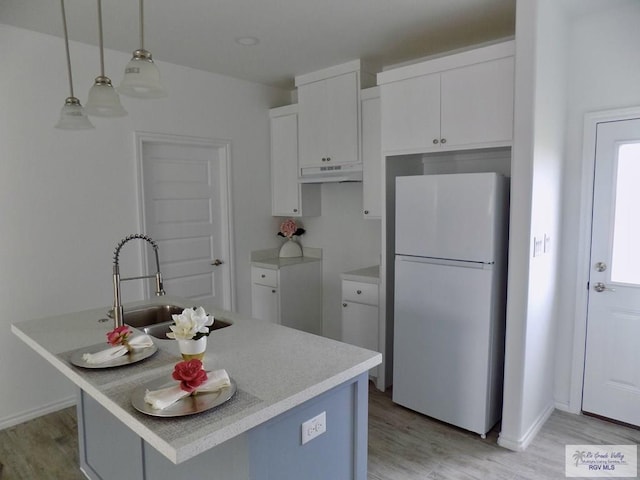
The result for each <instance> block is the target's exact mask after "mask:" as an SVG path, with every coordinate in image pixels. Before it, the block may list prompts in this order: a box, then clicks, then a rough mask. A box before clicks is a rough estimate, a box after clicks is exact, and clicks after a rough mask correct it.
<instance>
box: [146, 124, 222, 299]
mask: <svg viewBox="0 0 640 480" xmlns="http://www.w3.org/2000/svg"><path fill="white" fill-rule="evenodd" d="M138 145H139V156H140V167H141V179H142V192H143V194H142V203H143V208H142V210H143V222H144V225H143V228H144V230H145V232H146V233H147V235H149V236H151V238H153V239H154V240H155V241H156V242H157V243H158V247H159V248H158V251H159V256H160V269H161V271H162V276H163V280H164V288H165V291H166V292H167V294H168V295H173V296H179V297H185V298H191V299H194V301H196V300H197V301H198V302H199V303H206V304H210V305H213V306H216V307H219V308H224V309H233V305H232V299H233V292H232V279H231V276H232V264H231V242H230V231H231V228H230V218H231V217H230V215H229V212H230V205H229V201H228V198H229V195H228V173H227V172H228V169H227V161H228V158H227V155H228V151H229V149H228V145H224V144H216V143H215V142H208V141H199V140H198V139H189V138H188V137H187V139H185V138H182V137H167V136H157V137H151V138H147V137H145V136H144V135H142V134H141V136H140V137H139V142H138ZM147 260H148V262H149V264H150V265H153V263H152V259H151V257H148V258H147Z"/></svg>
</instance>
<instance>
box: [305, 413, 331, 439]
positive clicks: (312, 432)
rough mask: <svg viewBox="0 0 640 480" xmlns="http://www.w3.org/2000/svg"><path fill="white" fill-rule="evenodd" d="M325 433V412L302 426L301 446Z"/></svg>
mask: <svg viewBox="0 0 640 480" xmlns="http://www.w3.org/2000/svg"><path fill="white" fill-rule="evenodd" d="M326 431H327V412H322V413H321V414H320V415H316V416H315V417H313V418H310V419H309V420H307V421H306V422H304V423H303V424H302V445H304V444H305V443H307V442H309V441H311V440H313V439H314V438H316V437H317V436H318V435H321V434H323V433H324V432H326Z"/></svg>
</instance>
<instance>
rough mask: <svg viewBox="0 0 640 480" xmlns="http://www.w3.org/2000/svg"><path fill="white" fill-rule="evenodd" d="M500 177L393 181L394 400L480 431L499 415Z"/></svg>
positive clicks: (503, 221)
mask: <svg viewBox="0 0 640 480" xmlns="http://www.w3.org/2000/svg"><path fill="white" fill-rule="evenodd" d="M507 221H508V180H507V179H506V178H505V177H503V176H501V175H499V174H497V173H471V174H447V175H423V176H411V177H397V178H396V217H395V253H396V257H395V288H394V297H395V298H394V344H393V345H394V350H393V352H394V356H393V401H394V402H395V403H398V404H400V405H403V406H405V407H407V408H410V409H412V410H415V411H418V412H420V413H423V414H425V415H428V416H430V417H433V418H436V419H438V420H441V421H443V422H446V423H449V424H452V425H455V426H458V427H461V428H463V429H466V430H469V431H472V432H476V433H479V434H480V435H482V436H483V437H484V435H485V434H486V433H487V432H488V431H489V430H491V428H492V427H493V426H494V425H495V424H496V423H497V422H498V421H499V420H500V416H501V407H502V383H503V365H504V361H503V358H504V328H505V326H504V323H505V310H506V261H507V256H506V250H507Z"/></svg>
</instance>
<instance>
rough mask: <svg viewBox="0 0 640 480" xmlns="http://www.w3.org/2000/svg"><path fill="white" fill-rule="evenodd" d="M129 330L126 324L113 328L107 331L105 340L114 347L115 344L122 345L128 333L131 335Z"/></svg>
mask: <svg viewBox="0 0 640 480" xmlns="http://www.w3.org/2000/svg"><path fill="white" fill-rule="evenodd" d="M131 333H132V332H131V330H129V327H127V326H126V325H123V326H122V327H118V328H114V329H113V330H111V331H110V332H108V333H107V342H109V344H110V345H113V346H114V347H115V346H117V345H124V344H125V342H126V341H127V339H128V338H129V335H131Z"/></svg>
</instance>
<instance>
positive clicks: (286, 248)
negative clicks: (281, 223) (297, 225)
mask: <svg viewBox="0 0 640 480" xmlns="http://www.w3.org/2000/svg"><path fill="white" fill-rule="evenodd" d="M301 256H302V247H301V246H300V244H299V243H298V242H296V241H295V240H294V239H293V237H289V239H288V240H287V241H286V242H284V243H283V244H282V246H281V247H280V258H291V257H301Z"/></svg>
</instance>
